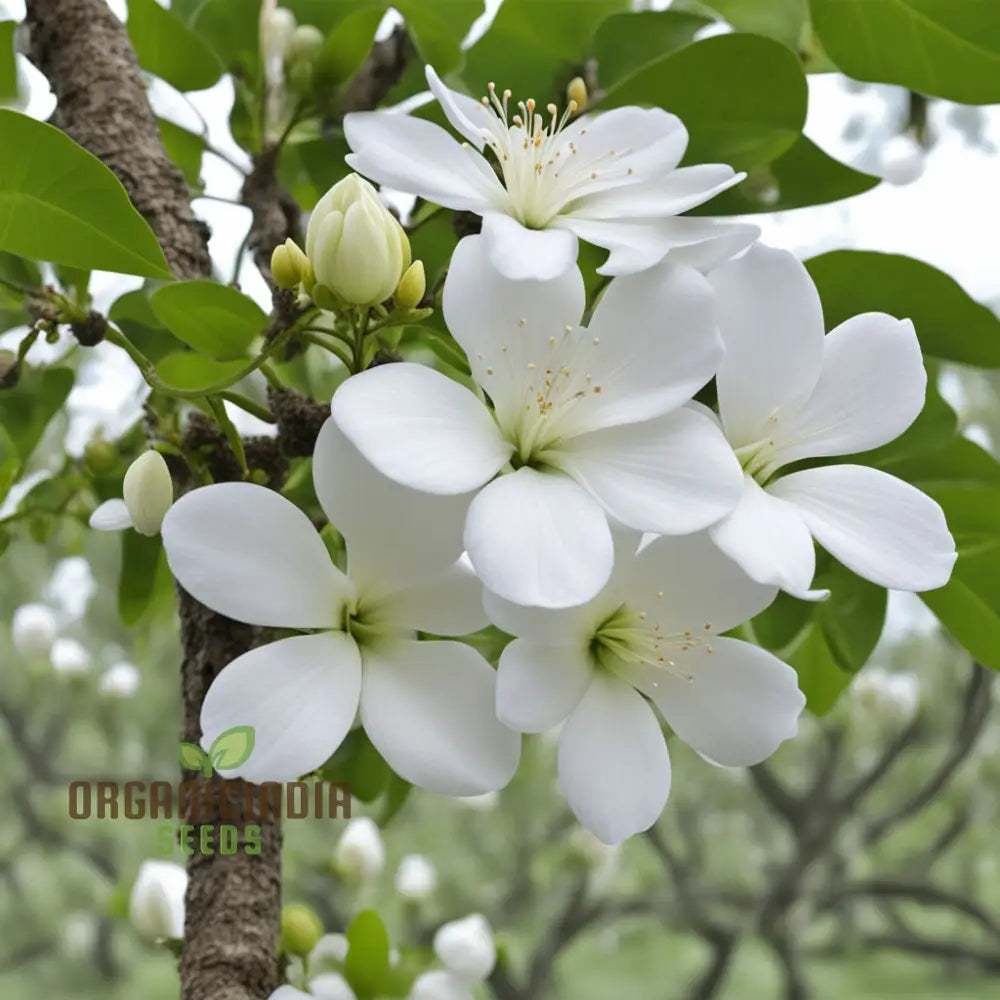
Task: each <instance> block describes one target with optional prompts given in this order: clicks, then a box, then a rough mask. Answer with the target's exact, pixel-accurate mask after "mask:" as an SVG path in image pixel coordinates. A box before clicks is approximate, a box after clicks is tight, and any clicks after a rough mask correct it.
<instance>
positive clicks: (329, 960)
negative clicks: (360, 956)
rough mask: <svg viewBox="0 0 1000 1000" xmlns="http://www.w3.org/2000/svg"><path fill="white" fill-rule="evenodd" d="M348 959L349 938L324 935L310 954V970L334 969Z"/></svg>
mask: <svg viewBox="0 0 1000 1000" xmlns="http://www.w3.org/2000/svg"><path fill="white" fill-rule="evenodd" d="M346 958H347V938H346V937H344V935H343V934H324V935H323V936H322V937H321V938H320V939H319V941H317V942H316V947H315V948H313V950H312V951H311V952H309V968H310V969H314V970H320V971H322V970H323V969H324V968H328V969H332V968H335V967H336V966H337V965H339V964H340V963H341V962H343V961H344V959H346Z"/></svg>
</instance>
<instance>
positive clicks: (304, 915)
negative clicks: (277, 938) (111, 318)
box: [281, 903, 323, 957]
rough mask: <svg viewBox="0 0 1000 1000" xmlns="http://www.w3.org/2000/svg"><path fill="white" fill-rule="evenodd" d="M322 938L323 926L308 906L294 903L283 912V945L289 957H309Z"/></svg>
mask: <svg viewBox="0 0 1000 1000" xmlns="http://www.w3.org/2000/svg"><path fill="white" fill-rule="evenodd" d="M322 936H323V925H322V923H320V919H319V917H318V916H316V914H315V913H314V912H313V911H312V910H311V909H309V907H308V906H303V905H302V904H301V903H292V904H290V905H289V906H286V907H285V908H284V909H283V910H282V911H281V943H282V945H283V946H284V949H285V951H287V952H288V954H289V955H298V956H300V957H302V956H304V955H308V954H309V952H311V951H312V950H313V948H315V947H316V942H317V941H319V939H320V938H321V937H322Z"/></svg>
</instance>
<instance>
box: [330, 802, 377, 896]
mask: <svg viewBox="0 0 1000 1000" xmlns="http://www.w3.org/2000/svg"><path fill="white" fill-rule="evenodd" d="M334 863H335V865H336V867H337V871H339V872H340V873H341V875H345V876H350V877H352V878H356V879H358V880H359V881H363V882H370V881H372V879H375V878H377V877H378V876H379V875H380V874H381V872H382V869H383V868H384V867H385V846H384V845H383V843H382V834H381V832H380V831H379V828H378V826H376V824H375V821H374V820H372V819H370V818H369V817H367V816H359V817H358V818H357V819H352V820H351V821H350V822H349V823H348V824H347V826H346V827H345V828H344V832H343V833H342V834H341V837H340V840H338V841H337V849H336V850H335V851H334Z"/></svg>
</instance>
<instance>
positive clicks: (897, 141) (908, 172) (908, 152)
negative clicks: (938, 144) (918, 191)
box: [879, 132, 927, 186]
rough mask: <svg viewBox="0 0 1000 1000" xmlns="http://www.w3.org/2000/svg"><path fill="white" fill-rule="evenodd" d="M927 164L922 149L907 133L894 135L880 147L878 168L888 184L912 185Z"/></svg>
mask: <svg viewBox="0 0 1000 1000" xmlns="http://www.w3.org/2000/svg"><path fill="white" fill-rule="evenodd" d="M926 164H927V160H926V156H925V154H924V148H923V146H921V145H920V143H919V142H917V140H916V139H915V138H914V137H913V136H912V135H909V134H908V133H905V132H904V133H903V134H902V135H894V136H893V137H892V138H891V139H889V140H887V141H886V143H885V144H884V145H883V146H882V153H881V156H880V162H879V166H880V168H881V171H882V177H883V178H884V179H885V180H887V181H888V182H889V183H890V184H898V185H900V186H902V185H905V184H912V183H913V182H914V181H916V180H918V179H919V178H920V176H921V174H923V172H924V167H925V166H926Z"/></svg>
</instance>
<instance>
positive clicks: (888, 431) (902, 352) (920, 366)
mask: <svg viewBox="0 0 1000 1000" xmlns="http://www.w3.org/2000/svg"><path fill="white" fill-rule="evenodd" d="M926 389H927V373H926V372H925V371H924V362H923V358H922V357H921V354H920V342H919V341H918V340H917V333H916V331H915V330H914V329H913V324H912V323H911V322H910V321H909V320H908V319H906V320H898V319H895V318H894V317H892V316H887V315H886V314H885V313H863V314H862V315H860V316H855V317H854V318H853V319H849V320H847V321H846V322H844V323H841V324H840V326H838V327H837V328H836V329H835V330H833V331H831V333H829V334H828V335H827V337H826V338H825V340H824V344H823V370H822V372H821V373H820V376H819V381H818V382H817V383H816V388H815V389H814V390H813V393H812V395H811V396H810V397H809V399H808V400H807V401H805V403H804V404H803V405H802V407H801V409H800V410H799V412H798V413H797V414H795V415H794V416H790V418H789V420H788V422H787V423H786V424H784V425H781V424H780V423H779V426H778V427H776V428H775V432H774V440H775V445H776V447H777V448H778V452H779V454H780V456H781V460H782V464H786V465H787V464H788V463H789V462H795V461H797V460H798V459H800V458H819V457H821V456H824V455H850V454H853V453H855V452H859V451H868V449H870V448H877V447H878V446H879V445H882V444H886V443H887V442H889V441H892V440H894V439H895V438H897V437H899V435H900V434H902V433H903V431H905V430H906V428H907V427H909V426H910V424H912V423H913V421H914V420H916V418H917V414H918V413H920V411H921V410H922V409H923V406H924V394H925V391H926Z"/></svg>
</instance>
